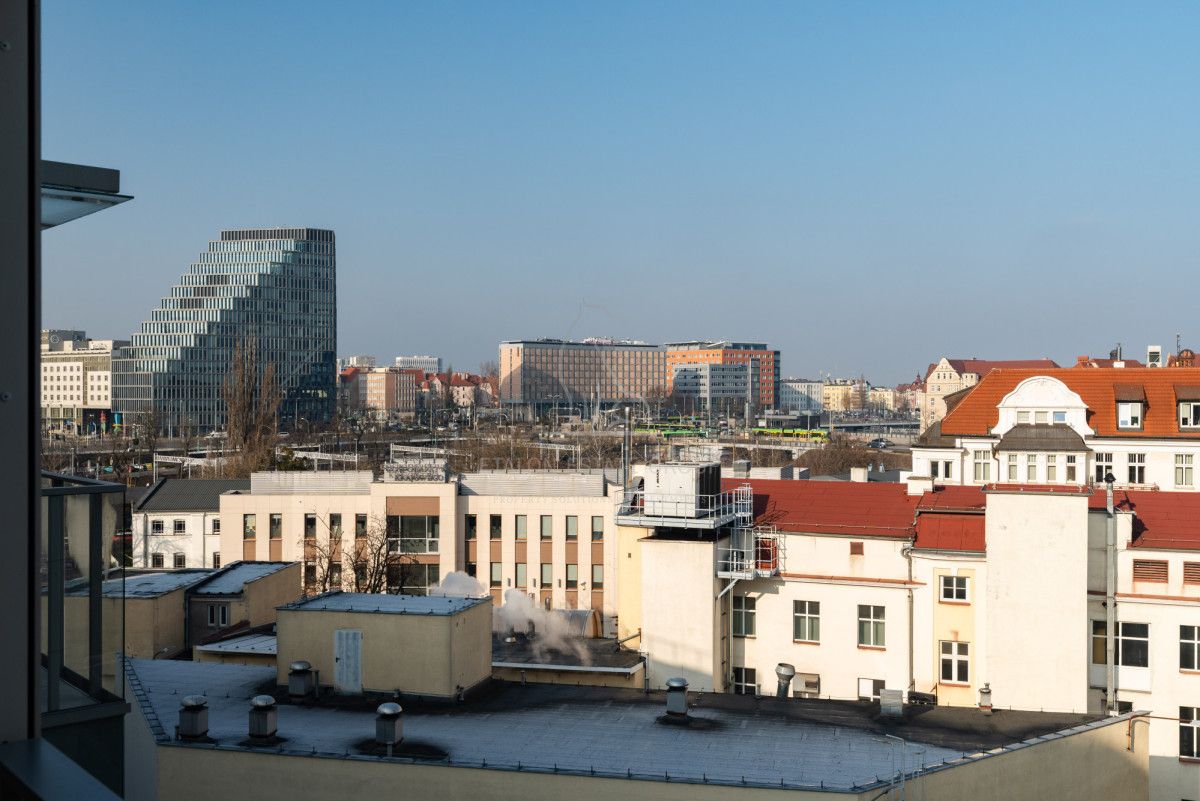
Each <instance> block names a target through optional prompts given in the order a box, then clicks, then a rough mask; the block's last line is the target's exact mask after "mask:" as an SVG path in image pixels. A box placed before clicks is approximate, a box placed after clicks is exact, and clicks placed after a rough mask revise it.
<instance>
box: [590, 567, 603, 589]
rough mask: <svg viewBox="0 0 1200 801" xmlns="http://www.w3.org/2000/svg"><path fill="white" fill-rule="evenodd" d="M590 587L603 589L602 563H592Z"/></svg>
mask: <svg viewBox="0 0 1200 801" xmlns="http://www.w3.org/2000/svg"><path fill="white" fill-rule="evenodd" d="M592 589H593V590H602V589H604V565H592Z"/></svg>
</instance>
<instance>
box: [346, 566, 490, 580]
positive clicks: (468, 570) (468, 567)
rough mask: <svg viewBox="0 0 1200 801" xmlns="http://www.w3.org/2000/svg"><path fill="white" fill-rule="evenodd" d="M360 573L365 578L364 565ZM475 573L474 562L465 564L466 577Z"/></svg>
mask: <svg viewBox="0 0 1200 801" xmlns="http://www.w3.org/2000/svg"><path fill="white" fill-rule="evenodd" d="M362 571H363V576H364V577H365V576H366V574H367V567H366V565H363V566H362ZM475 571H476V567H475V563H474V562H467V575H468V576H471V577H472V578H474V577H475ZM359 584H360V586H361V584H362V582H359Z"/></svg>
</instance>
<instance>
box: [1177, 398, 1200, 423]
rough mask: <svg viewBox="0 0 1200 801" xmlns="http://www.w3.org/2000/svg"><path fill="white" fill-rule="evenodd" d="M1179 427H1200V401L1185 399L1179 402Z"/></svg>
mask: <svg viewBox="0 0 1200 801" xmlns="http://www.w3.org/2000/svg"><path fill="white" fill-rule="evenodd" d="M1179 427H1180V428H1200V402H1196V401H1184V402H1183V403H1180V404H1179Z"/></svg>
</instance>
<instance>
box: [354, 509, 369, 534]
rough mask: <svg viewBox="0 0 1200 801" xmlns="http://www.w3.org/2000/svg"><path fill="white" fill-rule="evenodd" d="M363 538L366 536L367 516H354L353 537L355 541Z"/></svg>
mask: <svg viewBox="0 0 1200 801" xmlns="http://www.w3.org/2000/svg"><path fill="white" fill-rule="evenodd" d="M365 536H367V516H366V515H355V516H354V537H355V539H362V538H363V537H365Z"/></svg>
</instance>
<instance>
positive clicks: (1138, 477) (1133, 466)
mask: <svg viewBox="0 0 1200 801" xmlns="http://www.w3.org/2000/svg"><path fill="white" fill-rule="evenodd" d="M1125 466H1126V468H1127V469H1128V472H1129V483H1130V484H1145V483H1146V454H1144V453H1129V454H1126V455H1125Z"/></svg>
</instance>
